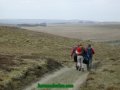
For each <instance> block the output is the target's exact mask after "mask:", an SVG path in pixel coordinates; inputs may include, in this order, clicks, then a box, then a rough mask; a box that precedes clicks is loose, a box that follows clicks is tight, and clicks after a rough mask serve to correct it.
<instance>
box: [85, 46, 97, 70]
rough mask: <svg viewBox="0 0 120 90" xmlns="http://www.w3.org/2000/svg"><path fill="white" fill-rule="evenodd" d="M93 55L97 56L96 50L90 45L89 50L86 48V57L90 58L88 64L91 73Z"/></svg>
mask: <svg viewBox="0 0 120 90" xmlns="http://www.w3.org/2000/svg"><path fill="white" fill-rule="evenodd" d="M93 54H95V51H94V49H93V48H92V47H91V44H88V46H87V48H86V55H87V58H88V63H87V70H88V71H90V70H91V67H92V57H93Z"/></svg>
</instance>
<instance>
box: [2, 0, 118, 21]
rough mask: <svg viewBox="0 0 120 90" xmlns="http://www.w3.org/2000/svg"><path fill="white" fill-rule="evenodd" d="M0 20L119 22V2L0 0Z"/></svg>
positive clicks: (108, 0)
mask: <svg viewBox="0 0 120 90" xmlns="http://www.w3.org/2000/svg"><path fill="white" fill-rule="evenodd" d="M0 19H80V20H95V21H120V0H0Z"/></svg>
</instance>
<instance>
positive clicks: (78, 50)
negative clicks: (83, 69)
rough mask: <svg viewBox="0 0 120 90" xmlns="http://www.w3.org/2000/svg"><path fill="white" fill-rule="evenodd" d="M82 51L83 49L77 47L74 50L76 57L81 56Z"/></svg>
mask: <svg viewBox="0 0 120 90" xmlns="http://www.w3.org/2000/svg"><path fill="white" fill-rule="evenodd" d="M82 51H83V49H82V48H81V47H78V48H77V49H76V54H77V55H81V54H82Z"/></svg>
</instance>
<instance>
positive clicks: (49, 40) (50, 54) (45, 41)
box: [0, 26, 120, 90]
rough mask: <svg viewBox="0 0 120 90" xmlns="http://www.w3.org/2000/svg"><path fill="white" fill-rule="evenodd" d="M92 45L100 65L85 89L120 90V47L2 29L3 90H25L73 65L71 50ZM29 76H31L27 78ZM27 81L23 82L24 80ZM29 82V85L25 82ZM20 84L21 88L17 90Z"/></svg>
mask: <svg viewBox="0 0 120 90" xmlns="http://www.w3.org/2000/svg"><path fill="white" fill-rule="evenodd" d="M78 43H83V45H85V46H86V45H87V44H88V43H91V44H92V46H93V47H94V48H95V52H96V54H95V56H94V61H97V62H100V63H101V65H100V67H98V69H97V70H94V69H93V70H92V72H91V73H90V74H89V76H88V79H87V81H86V85H83V86H82V87H81V89H82V90H119V88H120V85H119V84H120V69H119V67H120V65H119V63H120V53H119V51H120V47H119V46H114V45H113V46H111V45H107V44H106V43H95V42H91V41H80V40H78V39H69V38H65V37H60V36H55V35H51V34H46V33H41V32H33V31H28V30H25V29H20V28H16V27H7V26H0V90H5V87H8V88H9V90H13V89H10V88H15V89H16V88H17V90H19V89H20V87H23V86H24V85H23V84H21V82H24V84H25V85H27V83H28V82H32V81H33V79H35V80H37V79H38V78H39V77H40V76H41V75H43V74H44V73H46V72H48V68H50V69H51V70H52V69H53V68H54V67H57V66H58V65H59V66H60V65H62V66H64V65H67V66H72V65H73V64H74V63H73V60H72V59H71V58H70V51H71V48H72V47H73V46H75V45H77V44H78ZM28 75H29V76H28ZM23 79H25V80H24V81H22V80H23ZM25 81H26V82H25ZM18 85H19V87H18Z"/></svg>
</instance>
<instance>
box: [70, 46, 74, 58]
mask: <svg viewBox="0 0 120 90" xmlns="http://www.w3.org/2000/svg"><path fill="white" fill-rule="evenodd" d="M73 53H74V48H72V50H71V54H70V56H71V57H72V56H73Z"/></svg>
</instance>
